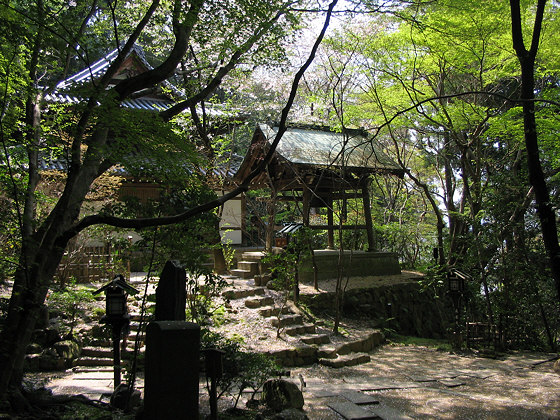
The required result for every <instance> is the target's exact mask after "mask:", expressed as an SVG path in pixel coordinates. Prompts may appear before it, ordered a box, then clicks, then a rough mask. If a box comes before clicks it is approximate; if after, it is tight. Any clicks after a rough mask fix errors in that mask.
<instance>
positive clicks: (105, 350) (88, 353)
mask: <svg viewBox="0 0 560 420" xmlns="http://www.w3.org/2000/svg"><path fill="white" fill-rule="evenodd" d="M81 356H82V357H98V358H104V357H106V358H110V357H113V350H112V348H110V347H84V348H83V349H82V353H81Z"/></svg>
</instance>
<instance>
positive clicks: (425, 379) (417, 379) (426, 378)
mask: <svg viewBox="0 0 560 420" xmlns="http://www.w3.org/2000/svg"><path fill="white" fill-rule="evenodd" d="M407 377H408V378H410V380H411V381H414V382H435V381H436V379H435V378H432V377H430V376H423V375H407Z"/></svg>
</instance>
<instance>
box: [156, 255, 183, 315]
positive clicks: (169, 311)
mask: <svg viewBox="0 0 560 420" xmlns="http://www.w3.org/2000/svg"><path fill="white" fill-rule="evenodd" d="M186 287H187V275H186V273H185V269H184V268H183V267H181V266H180V265H179V263H178V262H176V261H167V263H165V267H163V271H162V272H161V275H160V277H159V282H158V285H157V288H156V313H155V320H156V321H184V320H185V305H186V299H187V295H186V293H187V292H186Z"/></svg>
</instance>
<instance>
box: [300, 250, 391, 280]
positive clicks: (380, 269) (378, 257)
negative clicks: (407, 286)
mask: <svg viewBox="0 0 560 420" xmlns="http://www.w3.org/2000/svg"><path fill="white" fill-rule="evenodd" d="M314 259H315V264H316V265H317V267H318V270H317V278H318V279H319V280H325V279H333V278H337V277H338V268H339V251H337V250H325V249H322V250H315V252H314ZM342 271H343V273H342V275H343V276H359V277H360V276H390V275H395V274H400V273H401V268H400V266H399V259H398V255H397V254H396V253H394V252H364V251H352V252H350V251H346V252H344V255H343V260H342ZM299 276H300V279H301V281H313V279H314V272H313V264H312V260H311V257H306V258H305V259H304V260H303V261H302V262H301V263H300V268H299Z"/></svg>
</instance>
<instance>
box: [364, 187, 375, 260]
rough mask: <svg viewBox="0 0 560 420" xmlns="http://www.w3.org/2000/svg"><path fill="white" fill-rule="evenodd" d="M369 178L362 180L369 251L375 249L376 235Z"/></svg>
mask: <svg viewBox="0 0 560 420" xmlns="http://www.w3.org/2000/svg"><path fill="white" fill-rule="evenodd" d="M369 184H370V180H369V178H365V179H364V180H363V181H362V200H363V203H364V219H365V222H366V231H367V238H368V251H369V252H373V251H375V237H374V235H373V221H372V218H371V200H370V197H369Z"/></svg>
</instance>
